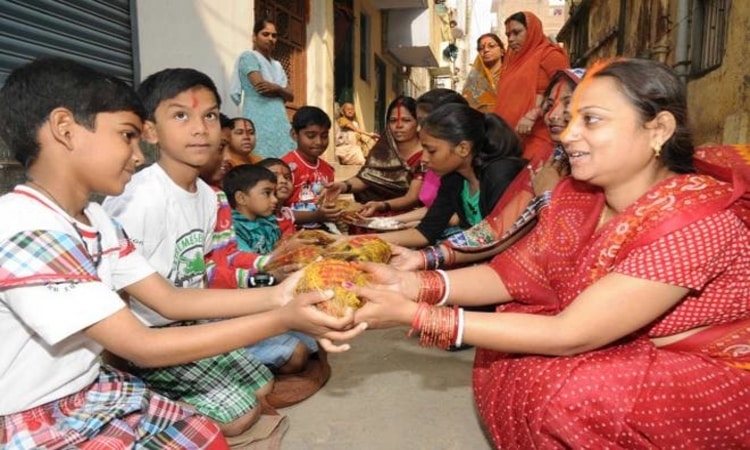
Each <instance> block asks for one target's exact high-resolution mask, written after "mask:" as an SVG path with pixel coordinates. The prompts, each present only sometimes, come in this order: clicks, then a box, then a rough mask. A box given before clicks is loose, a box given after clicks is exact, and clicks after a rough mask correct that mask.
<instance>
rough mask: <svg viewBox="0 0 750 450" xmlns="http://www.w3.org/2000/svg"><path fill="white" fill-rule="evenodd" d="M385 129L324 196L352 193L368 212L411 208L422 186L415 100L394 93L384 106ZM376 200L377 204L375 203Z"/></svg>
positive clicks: (386, 211)
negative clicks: (359, 162) (362, 160)
mask: <svg viewBox="0 0 750 450" xmlns="http://www.w3.org/2000/svg"><path fill="white" fill-rule="evenodd" d="M385 117H386V127H385V132H384V133H383V134H382V135H381V136H380V139H378V141H377V142H376V143H375V146H374V147H373V148H372V150H370V153H369V154H368V155H367V159H366V160H365V165H364V166H362V169H360V171H359V173H358V174H357V175H355V176H353V177H351V178H349V179H348V180H345V181H338V182H335V183H330V184H329V185H328V186H327V187H326V188H327V189H328V194H326V197H327V198H335V197H337V196H338V195H339V194H340V193H352V194H354V198H355V199H356V200H357V201H358V202H360V203H365V209H367V210H370V211H371V212H370V215H372V214H373V213H375V212H378V213H379V214H385V215H390V212H391V211H404V210H410V209H412V208H414V207H415V206H416V205H417V204H418V202H419V189H420V187H421V186H422V177H423V173H422V145H421V144H420V143H419V136H418V135H417V103H416V101H415V100H414V99H413V98H411V97H406V96H403V95H402V96H398V97H396V99H395V100H393V101H392V102H391V103H390V105H388V110H387V111H386V116H385ZM376 203H377V206H376V205H375V204H376Z"/></svg>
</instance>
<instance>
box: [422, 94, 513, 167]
mask: <svg viewBox="0 0 750 450" xmlns="http://www.w3.org/2000/svg"><path fill="white" fill-rule="evenodd" d="M422 132H426V133H428V134H429V135H430V136H433V137H435V138H437V139H442V140H444V141H448V142H450V143H451V144H453V145H458V144H459V143H460V142H461V141H468V142H470V143H471V144H472V162H471V165H472V167H473V168H474V172H475V173H476V174H477V175H481V173H482V172H483V171H484V168H485V167H486V166H487V164H489V163H491V162H492V161H495V160H497V159H501V158H521V154H522V148H521V141H519V140H518V137H517V136H516V133H515V131H513V129H512V128H511V127H510V126H508V124H507V123H506V122H505V121H504V120H503V119H501V118H500V117H498V116H496V115H495V114H483V113H481V112H479V111H477V110H476V109H474V108H472V107H471V106H469V105H464V104H459V103H448V104H445V105H442V106H439V107H438V108H436V109H435V110H434V111H433V112H431V113H430V114H429V115H428V116H427V117H425V119H424V120H423V121H422Z"/></svg>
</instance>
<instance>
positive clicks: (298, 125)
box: [292, 106, 331, 131]
mask: <svg viewBox="0 0 750 450" xmlns="http://www.w3.org/2000/svg"><path fill="white" fill-rule="evenodd" d="M311 125H320V126H321V127H323V128H331V118H330V117H328V114H326V112H325V111H323V110H322V109H320V108H318V107H317V106H303V107H302V108H300V109H298V110H297V112H296V113H294V117H292V129H294V131H299V130H301V129H303V128H307V127H309V126H311Z"/></svg>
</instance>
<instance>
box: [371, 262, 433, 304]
mask: <svg viewBox="0 0 750 450" xmlns="http://www.w3.org/2000/svg"><path fill="white" fill-rule="evenodd" d="M357 265H358V266H359V267H360V269H362V270H363V271H364V272H365V273H366V274H367V276H368V279H369V280H370V282H371V284H373V285H377V286H379V287H380V288H382V289H388V290H391V291H396V292H400V293H402V294H404V295H405V296H406V297H407V298H413V299H416V298H417V294H418V293H419V289H420V287H421V281H420V278H419V276H418V275H417V272H404V271H402V270H397V269H395V268H394V267H393V266H391V265H388V264H380V263H373V262H360V263H357Z"/></svg>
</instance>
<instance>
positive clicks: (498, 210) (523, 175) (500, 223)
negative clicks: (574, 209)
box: [391, 69, 585, 270]
mask: <svg viewBox="0 0 750 450" xmlns="http://www.w3.org/2000/svg"><path fill="white" fill-rule="evenodd" d="M584 72H585V71H584V70H583V69H566V70H561V71H559V72H557V73H556V74H555V75H554V76H553V77H552V81H551V82H550V85H549V86H548V87H547V90H546V91H545V93H544V101H543V103H542V107H543V109H544V123H545V124H546V125H547V128H548V129H549V133H550V135H551V136H552V139H553V140H554V142H555V149H554V152H553V156H552V157H550V158H549V160H548V161H547V163H545V164H544V165H543V166H542V167H540V168H539V169H536V170H535V169H533V168H532V167H531V166H529V170H522V171H521V172H519V173H518V175H516V178H515V179H514V180H513V182H512V183H511V185H510V186H508V188H507V189H506V190H505V192H503V195H502V196H501V197H500V200H499V201H498V202H497V204H496V205H495V207H494V209H493V210H492V212H490V214H489V215H487V216H486V217H485V218H484V219H483V220H482V221H481V222H480V223H478V224H476V225H474V226H473V227H471V228H470V229H468V230H463V231H459V232H457V233H454V234H452V235H451V236H449V237H448V239H447V240H445V241H444V242H442V243H440V244H438V245H437V246H433V247H426V248H424V249H422V250H408V249H405V248H400V249H398V254H397V256H396V257H394V258H393V259H392V260H391V263H392V264H393V265H394V266H395V267H398V268H400V269H402V270H416V269H438V268H441V267H442V268H446V267H448V266H447V265H446V263H447V262H448V261H450V262H451V263H453V264H455V265H464V264H468V263H473V262H477V261H483V260H486V259H489V258H491V257H492V256H495V255H497V254H498V253H500V252H501V251H503V250H504V249H505V248H507V246H508V244H509V243H512V242H513V240H514V239H518V238H519V237H520V236H521V235H523V234H524V233H525V232H528V231H529V230H530V229H531V226H533V223H534V222H533V221H534V220H535V219H536V215H537V214H538V212H539V210H541V208H542V207H544V206H545V205H546V204H547V201H548V198H549V196H548V194H545V192H546V191H550V190H552V189H553V188H554V186H555V185H556V184H557V182H558V181H559V180H560V178H561V177H562V176H563V175H566V174H567V173H568V169H567V157H566V156H565V154H564V150H563V148H562V144H561V143H560V138H561V134H562V131H563V130H564V129H565V127H566V126H567V124H568V120H569V114H567V109H568V106H569V104H570V99H571V97H572V95H573V90H574V89H575V88H576V86H577V85H578V83H579V82H580V80H581V77H583V74H584ZM426 182H427V181H426V178H425V183H426ZM532 185H533V189H532ZM535 196H536V197H535ZM418 211H420V209H416V210H414V211H413V212H414V213H416V212H418ZM407 214H411V213H404V214H401V215H399V216H396V217H395V218H397V219H398V220H401V221H406V220H409V219H411V217H409V216H407ZM425 263H430V265H429V266H427V267H425ZM438 264H439V265H438Z"/></svg>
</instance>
